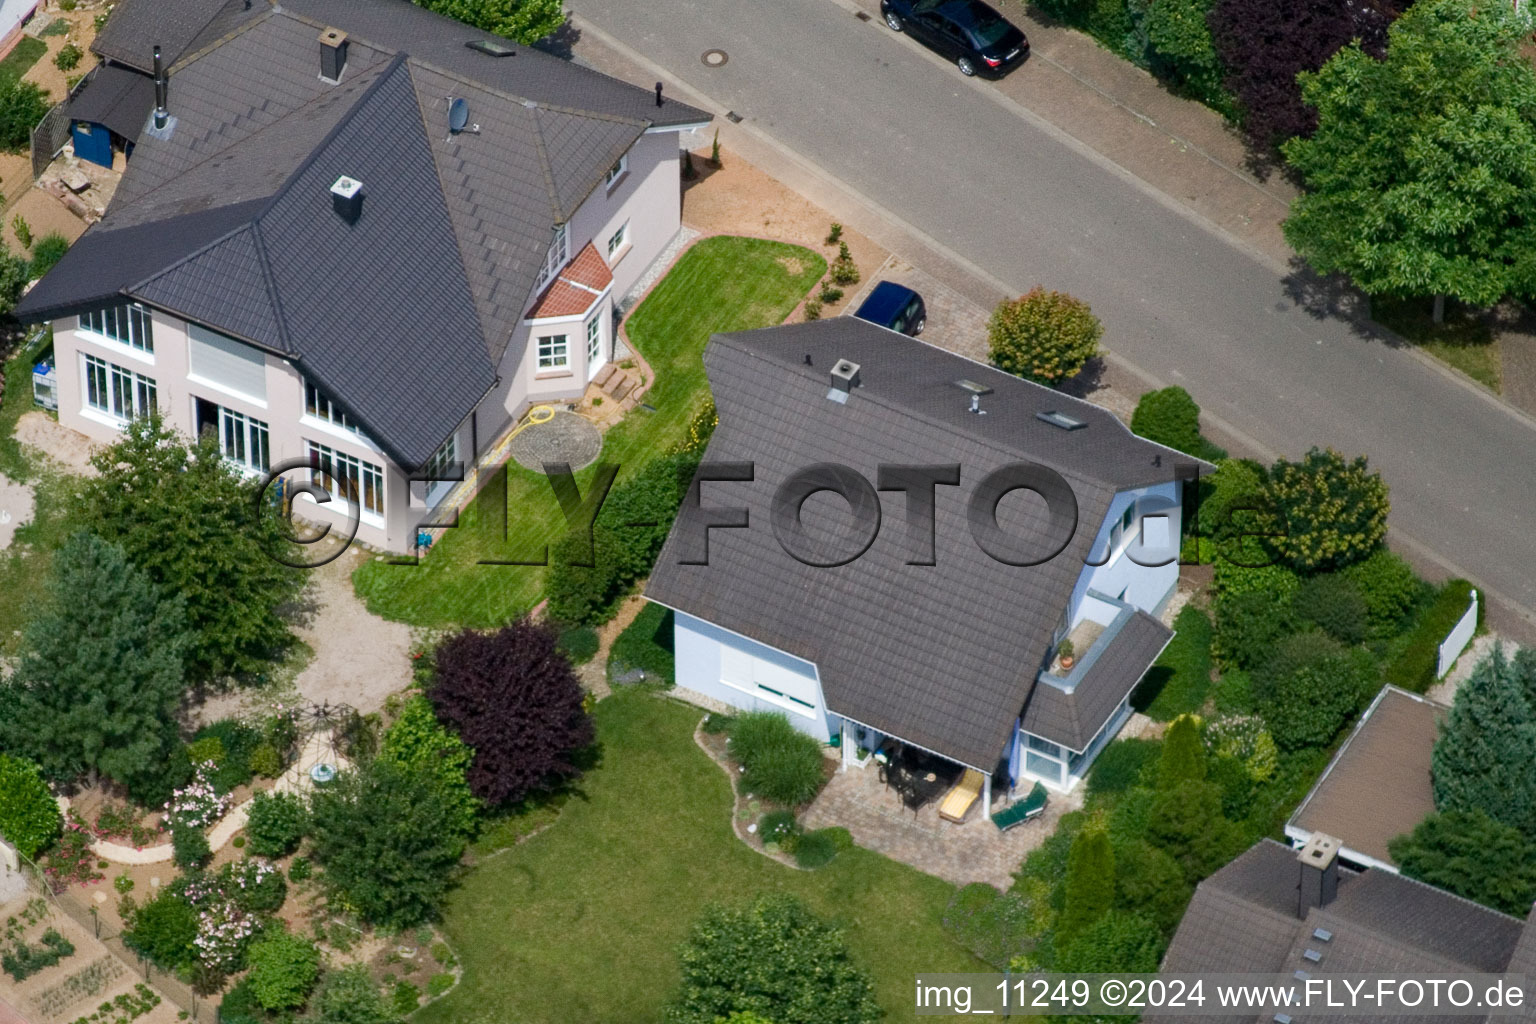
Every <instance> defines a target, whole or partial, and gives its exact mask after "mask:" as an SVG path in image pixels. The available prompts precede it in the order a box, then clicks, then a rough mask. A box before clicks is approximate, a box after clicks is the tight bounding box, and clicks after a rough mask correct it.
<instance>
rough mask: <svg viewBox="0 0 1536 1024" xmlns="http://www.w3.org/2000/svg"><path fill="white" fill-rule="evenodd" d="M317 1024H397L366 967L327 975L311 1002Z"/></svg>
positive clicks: (351, 965)
mask: <svg viewBox="0 0 1536 1024" xmlns="http://www.w3.org/2000/svg"><path fill="white" fill-rule="evenodd" d="M309 1005H310V1013H311V1014H312V1015H313V1018H314V1021H315V1024H396V1022H397V1021H398V1017H397V1016H396V1015H395V1014H394V1013H392V1012H391V1011H390V1008H389V1005H388V1004H387V1003H386V1002H385V1000H384V996H383V994H382V993H380V992H379V986H378V985H377V984H376V983H375V982H374V980H373V978H372V977H370V976H369V974H368V966H367V965H366V964H349V965H348V966H346V967H343V968H340V969H339V970H333V971H326V972H325V974H324V975H323V976H322V977H321V979H320V987H319V988H318V989H317V990H316V991H315V994H314V997H313V998H312V999H311V1000H310V1004H309Z"/></svg>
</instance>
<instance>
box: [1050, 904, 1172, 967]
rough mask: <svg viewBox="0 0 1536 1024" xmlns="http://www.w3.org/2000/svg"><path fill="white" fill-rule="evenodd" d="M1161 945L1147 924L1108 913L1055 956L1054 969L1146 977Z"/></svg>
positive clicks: (1159, 955) (1153, 927)
mask: <svg viewBox="0 0 1536 1024" xmlns="http://www.w3.org/2000/svg"><path fill="white" fill-rule="evenodd" d="M1164 945H1165V942H1164V940H1163V935H1162V932H1160V931H1159V930H1158V927H1157V925H1156V924H1154V923H1153V922H1152V921H1151V920H1149V919H1147V918H1145V917H1142V916H1141V915H1139V914H1130V913H1126V912H1125V911H1123V910H1111V911H1110V912H1109V913H1107V914H1105V915H1104V916H1103V917H1101V918H1099V920H1098V921H1097V922H1096V923H1094V924H1093V925H1092V926H1090V927H1089V928H1088V929H1086V930H1085V931H1084V932H1083V933H1082V935H1080V936H1079V937H1078V938H1077V940H1076V941H1074V942H1073V943H1072V944H1071V945H1070V946H1068V947H1067V948H1066V949H1065V950H1064V951H1062V952H1061V953H1060V954H1058V956H1057V959H1056V965H1055V966H1056V969H1057V970H1059V971H1068V972H1071V973H1074V974H1090V973H1115V974H1119V973H1137V974H1150V973H1152V972H1153V971H1156V970H1157V965H1158V961H1159V960H1161V959H1162V956H1163V947H1164Z"/></svg>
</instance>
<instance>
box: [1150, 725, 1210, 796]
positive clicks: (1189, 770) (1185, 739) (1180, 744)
mask: <svg viewBox="0 0 1536 1024" xmlns="http://www.w3.org/2000/svg"><path fill="white" fill-rule="evenodd" d="M1204 778H1205V743H1204V741H1203V740H1202V739H1201V738H1200V719H1199V718H1197V717H1195V716H1194V715H1180V716H1179V717H1178V718H1175V719H1174V720H1173V721H1172V722H1171V723H1170V724H1169V726H1168V731H1167V732H1166V733H1164V734H1163V754H1162V760H1161V762H1160V763H1159V765H1158V769H1157V786H1158V788H1159V789H1172V788H1173V787H1174V786H1177V785H1178V784H1179V783H1181V782H1189V781H1194V782H1199V781H1201V780H1202V779H1204Z"/></svg>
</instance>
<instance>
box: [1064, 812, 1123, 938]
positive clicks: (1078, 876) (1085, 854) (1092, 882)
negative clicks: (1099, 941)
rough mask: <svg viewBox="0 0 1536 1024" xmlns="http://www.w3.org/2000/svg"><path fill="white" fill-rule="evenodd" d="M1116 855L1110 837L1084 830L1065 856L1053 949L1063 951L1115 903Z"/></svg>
mask: <svg viewBox="0 0 1536 1024" xmlns="http://www.w3.org/2000/svg"><path fill="white" fill-rule="evenodd" d="M1114 897H1115V854H1114V849H1113V847H1112V846H1111V845H1110V841H1109V833H1108V832H1107V831H1106V830H1105V829H1102V828H1098V827H1092V828H1085V829H1083V830H1082V831H1081V832H1079V833H1078V834H1077V835H1076V837H1074V838H1073V840H1072V846H1071V848H1070V850H1069V852H1068V853H1067V877H1066V881H1065V883H1064V884H1063V886H1062V909H1061V917H1060V918H1059V919H1058V920H1057V922H1056V937H1055V938H1056V948H1057V949H1058V950H1061V949H1065V948H1066V947H1067V946H1068V945H1070V944H1071V943H1072V941H1073V940H1074V939H1076V938H1077V936H1078V935H1080V934H1081V933H1082V932H1083V930H1084V929H1086V928H1087V927H1088V926H1089V925H1091V924H1093V923H1094V922H1095V921H1097V920H1098V919H1099V918H1100V917H1102V916H1103V915H1104V913H1105V911H1107V910H1109V908H1110V906H1111V904H1113V903H1114Z"/></svg>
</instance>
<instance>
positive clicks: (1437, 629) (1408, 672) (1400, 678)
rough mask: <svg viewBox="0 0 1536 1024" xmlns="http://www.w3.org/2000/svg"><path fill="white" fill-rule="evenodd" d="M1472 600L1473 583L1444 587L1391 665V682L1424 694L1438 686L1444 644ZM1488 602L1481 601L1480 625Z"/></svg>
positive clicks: (1464, 582)
mask: <svg viewBox="0 0 1536 1024" xmlns="http://www.w3.org/2000/svg"><path fill="white" fill-rule="evenodd" d="M1471 600H1472V584H1470V583H1468V582H1467V581H1466V580H1451V581H1449V582H1448V583H1446V584H1445V586H1444V587H1442V588H1440V593H1439V594H1437V595H1436V596H1435V600H1434V603H1433V604H1431V605H1430V606H1429V608H1428V609H1426V610H1425V612H1424V615H1423V616H1422V617H1421V618H1420V619H1419V622H1418V625H1416V626H1414V628H1413V632H1412V633H1410V634H1409V636H1408V643H1407V645H1406V646H1405V647H1404V648H1403V649H1402V651H1400V652H1399V653H1398V655H1397V657H1395V658H1393V659H1392V661H1391V662H1389V663H1388V665H1387V669H1386V678H1387V682H1389V683H1391V684H1393V685H1394V686H1401V687H1402V688H1403V689H1405V690H1409V691H1412V692H1413V693H1423V692H1424V691H1425V690H1427V689H1429V688H1430V687H1431V686H1433V685H1434V684H1435V669H1436V667H1437V665H1438V662H1439V660H1440V644H1441V643H1443V642H1444V641H1445V638H1446V636H1447V635H1449V634H1450V632H1451V630H1452V629H1454V628H1455V626H1456V623H1457V622H1459V621H1461V617H1462V616H1463V615H1465V614H1466V613H1467V606H1468V604H1469V603H1470V602H1471ZM1483 608H1484V603H1483V602H1481V601H1480V602H1478V606H1477V626H1478V628H1479V629H1481V628H1482V626H1483Z"/></svg>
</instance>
